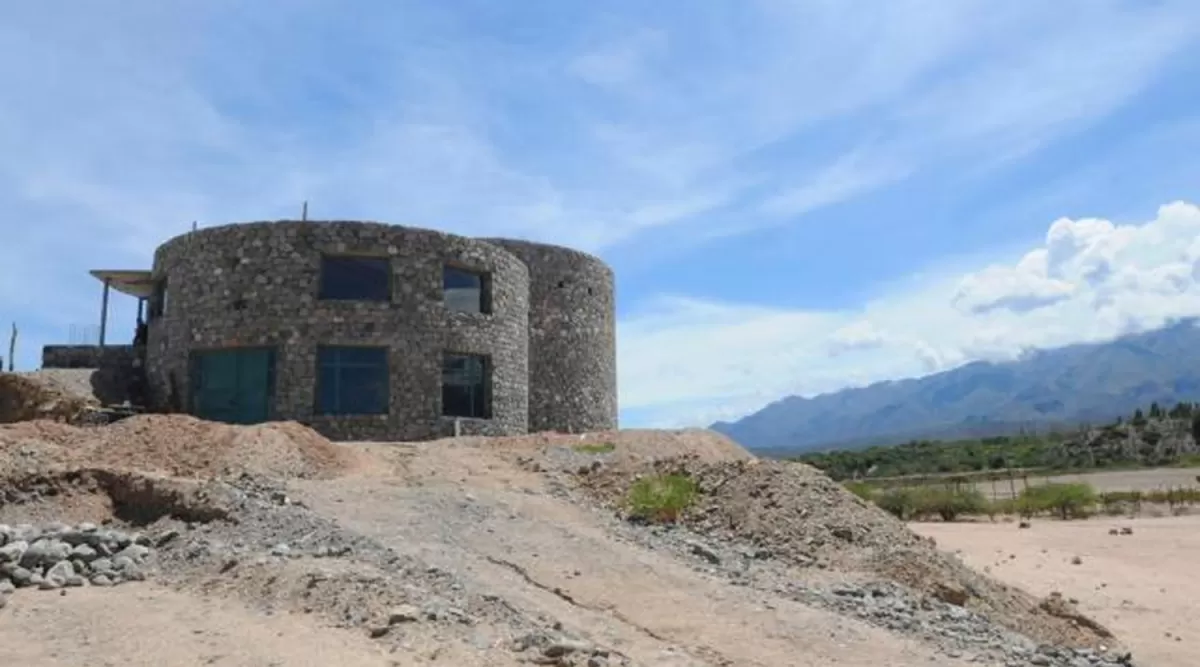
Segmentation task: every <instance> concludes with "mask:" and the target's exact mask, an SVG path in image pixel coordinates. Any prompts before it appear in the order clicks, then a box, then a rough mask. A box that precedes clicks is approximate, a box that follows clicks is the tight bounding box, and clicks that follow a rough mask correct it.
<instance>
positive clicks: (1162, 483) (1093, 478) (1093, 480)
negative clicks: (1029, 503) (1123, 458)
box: [1031, 468, 1200, 492]
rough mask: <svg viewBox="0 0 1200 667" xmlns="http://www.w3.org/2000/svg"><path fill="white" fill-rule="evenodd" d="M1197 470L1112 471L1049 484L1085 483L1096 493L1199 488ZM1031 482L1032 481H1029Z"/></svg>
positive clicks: (1199, 472) (1056, 479) (1054, 479)
mask: <svg viewBox="0 0 1200 667" xmlns="http://www.w3.org/2000/svg"><path fill="white" fill-rule="evenodd" d="M1198 476H1200V469H1197V468H1150V469H1147V470H1123V471H1122V470H1114V471H1109V472H1089V473H1079V474H1074V475H1058V476H1056V477H1050V478H1049V481H1051V482H1086V483H1088V484H1091V485H1092V486H1093V487H1095V488H1096V490H1097V491H1100V492H1106V491H1152V490H1154V489H1169V488H1178V487H1181V486H1182V487H1192V486H1200V482H1197V477H1198ZM1031 481H1032V480H1031Z"/></svg>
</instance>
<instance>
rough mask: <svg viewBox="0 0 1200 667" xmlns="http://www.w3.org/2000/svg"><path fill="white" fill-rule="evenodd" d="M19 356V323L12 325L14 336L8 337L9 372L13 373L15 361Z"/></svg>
mask: <svg viewBox="0 0 1200 667" xmlns="http://www.w3.org/2000/svg"><path fill="white" fill-rule="evenodd" d="M16 356H17V323H16V322H13V323H12V335H11V336H9V337H8V372H9V373H11V372H13V359H14V358H15V357H16Z"/></svg>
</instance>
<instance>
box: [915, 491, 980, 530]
mask: <svg viewBox="0 0 1200 667" xmlns="http://www.w3.org/2000/svg"><path fill="white" fill-rule="evenodd" d="M987 511H988V502H987V498H984V496H983V494H982V493H980V492H979V491H978V490H976V489H968V488H951V487H938V486H927V487H924V488H922V489H920V490H918V491H917V493H916V503H915V508H914V515H915V516H918V517H930V516H938V517H940V518H941V519H942V521H954V520H955V519H957V518H959V517H960V516H967V515H973V514H985V513H986V512H987Z"/></svg>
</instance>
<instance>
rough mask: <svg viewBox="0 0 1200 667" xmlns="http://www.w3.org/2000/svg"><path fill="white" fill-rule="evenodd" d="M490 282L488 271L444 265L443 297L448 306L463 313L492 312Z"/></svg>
mask: <svg viewBox="0 0 1200 667" xmlns="http://www.w3.org/2000/svg"><path fill="white" fill-rule="evenodd" d="M488 282H489V281H488V275H487V274H486V273H482V272H479V271H470V270H468V269H462V268H459V267H456V266H449V265H447V266H444V267H442V294H443V297H442V298H443V301H444V303H445V304H446V308H449V309H450V310H455V311H458V312H463V313H490V312H491V310H492V308H491V304H490V303H489V297H490V295H489V294H488Z"/></svg>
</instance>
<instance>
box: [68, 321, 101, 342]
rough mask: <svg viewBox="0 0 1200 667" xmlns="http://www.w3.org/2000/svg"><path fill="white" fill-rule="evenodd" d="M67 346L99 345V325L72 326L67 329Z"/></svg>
mask: <svg viewBox="0 0 1200 667" xmlns="http://www.w3.org/2000/svg"><path fill="white" fill-rule="evenodd" d="M66 344H67V345H99V344H100V325H98V324H72V325H71V326H70V327H68V328H67V342H66Z"/></svg>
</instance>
